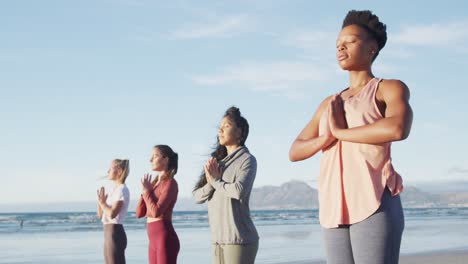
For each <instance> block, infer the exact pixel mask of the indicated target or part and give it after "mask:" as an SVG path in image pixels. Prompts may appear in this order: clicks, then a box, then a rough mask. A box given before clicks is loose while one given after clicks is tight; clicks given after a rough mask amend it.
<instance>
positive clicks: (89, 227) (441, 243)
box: [0, 208, 468, 264]
mask: <svg viewBox="0 0 468 264" xmlns="http://www.w3.org/2000/svg"><path fill="white" fill-rule="evenodd" d="M252 218H253V220H254V222H255V225H256V226H257V229H258V232H259V235H260V247H259V252H258V255H257V262H256V263H264V264H273V263H275V264H278V263H289V262H303V261H311V260H320V259H324V257H325V254H324V249H323V245H322V234H321V228H320V226H319V223H318V211H317V210H287V211H286V210H281V211H280V210H278V211H252ZM467 220H468V208H427V209H426V208H418V209H405V231H404V234H403V241H402V246H401V253H402V254H413V253H421V252H427V251H440V250H452V249H453V250H457V249H468V239H467V238H468V227H467V226H466V223H468V221H467ZM173 223H174V227H175V229H176V232H177V233H178V235H179V239H180V241H181V251H180V253H179V258H178V260H179V261H178V262H179V263H211V245H210V234H209V227H208V215H207V212H205V211H196V212H181V211H179V212H174V215H173ZM124 227H125V230H126V233H127V237H128V246H127V250H126V256H127V263H147V244H148V239H147V236H146V223H145V219H136V217H135V214H134V213H129V214H128V216H127V218H126V221H125V223H124ZM102 243H103V232H102V224H101V222H100V221H99V220H98V219H97V216H96V214H95V213H94V212H64V213H0V263H12V264H13V263H17V264H19V263H22V264H26V263H38V264H46V263H68V264H75V263H103V256H102V248H103V247H102Z"/></svg>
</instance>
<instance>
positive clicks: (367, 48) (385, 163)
mask: <svg viewBox="0 0 468 264" xmlns="http://www.w3.org/2000/svg"><path fill="white" fill-rule="evenodd" d="M386 40H387V33H386V26H385V24H383V23H382V22H380V21H379V18H378V17H377V16H375V15H374V14H372V12H370V11H355V10H352V11H350V12H348V14H347V16H346V18H345V19H344V21H343V25H342V30H341V32H340V33H339V35H338V38H337V42H336V56H337V60H338V64H339V65H340V67H341V68H342V69H343V70H345V71H348V72H349V86H348V88H346V89H344V90H343V91H341V92H339V93H337V94H334V95H331V96H329V97H328V98H326V99H325V100H323V102H322V103H321V104H320V106H319V107H318V109H317V110H316V112H315V113H314V115H313V117H312V119H311V120H310V121H309V123H308V124H307V125H306V127H305V128H304V129H303V130H302V131H301V132H300V134H299V136H298V137H297V138H296V140H295V141H294V143H293V144H292V146H291V150H290V154H289V157H290V160H291V161H300V160H304V159H307V158H309V157H311V156H313V155H315V154H316V153H318V152H319V151H321V152H322V156H321V162H320V176H319V179H318V190H319V206H320V209H319V216H320V224H321V226H322V227H323V231H324V232H323V233H324V240H325V248H326V253H327V260H328V263H340V264H343V263H359V264H361V263H373V264H381V263H382V264H383V263H385V264H386V263H392V264H393V263H398V257H399V249H400V243H401V236H402V233H403V228H404V217H403V211H402V208H401V201H400V198H399V195H398V194H399V193H400V192H401V191H402V190H403V185H402V179H401V177H400V175H399V174H398V173H397V172H396V171H395V170H394V168H393V166H392V163H391V152H390V149H391V142H393V141H400V140H404V139H406V138H407V137H408V135H409V132H410V129H411V124H412V118H413V114H412V110H411V107H410V105H409V90H408V87H407V86H406V85H405V84H404V83H403V82H401V81H399V80H383V79H380V78H376V77H374V75H373V74H372V69H371V66H372V63H373V61H374V60H375V59H376V57H377V56H378V54H379V52H380V50H381V49H382V48H383V47H384V46H385V43H386Z"/></svg>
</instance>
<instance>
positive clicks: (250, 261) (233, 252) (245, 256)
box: [212, 241, 258, 264]
mask: <svg viewBox="0 0 468 264" xmlns="http://www.w3.org/2000/svg"><path fill="white" fill-rule="evenodd" d="M212 250H213V264H254V263H255V257H256V256H257V251H258V241H257V242H254V243H251V244H246V245H220V244H214V245H213V246H212Z"/></svg>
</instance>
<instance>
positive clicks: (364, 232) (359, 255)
mask: <svg viewBox="0 0 468 264" xmlns="http://www.w3.org/2000/svg"><path fill="white" fill-rule="evenodd" d="M404 226H405V219H404V216H403V208H402V206H401V200H400V196H399V195H397V196H393V197H392V196H391V194H390V192H389V191H388V189H385V191H384V194H383V195H382V203H381V205H380V207H379V209H378V210H377V211H376V212H375V213H374V214H373V215H371V216H370V217H369V218H367V219H365V220H363V221H361V222H359V223H356V224H352V225H346V226H340V227H338V228H323V229H322V230H323V235H324V239H325V250H326V254H327V264H398V259H399V255H400V244H401V236H402V234H403V229H404Z"/></svg>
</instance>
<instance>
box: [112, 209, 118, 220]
mask: <svg viewBox="0 0 468 264" xmlns="http://www.w3.org/2000/svg"><path fill="white" fill-rule="evenodd" d="M118 214H119V213H118V212H115V211H114V212H112V213H111V215H110V218H111V219H114V218H116V217H117V215H118Z"/></svg>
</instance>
